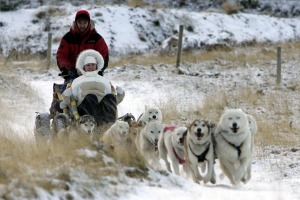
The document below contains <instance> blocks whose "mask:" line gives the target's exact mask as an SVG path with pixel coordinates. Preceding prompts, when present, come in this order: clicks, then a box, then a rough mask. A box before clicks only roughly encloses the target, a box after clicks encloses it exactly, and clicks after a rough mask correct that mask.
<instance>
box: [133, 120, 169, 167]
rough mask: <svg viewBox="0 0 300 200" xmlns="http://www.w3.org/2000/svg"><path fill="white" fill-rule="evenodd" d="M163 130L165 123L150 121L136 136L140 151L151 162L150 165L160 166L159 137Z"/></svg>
mask: <svg viewBox="0 0 300 200" xmlns="http://www.w3.org/2000/svg"><path fill="white" fill-rule="evenodd" d="M162 131H163V124H162V123H161V122H159V121H156V120H154V121H150V122H149V123H147V124H146V125H145V126H144V127H143V128H141V129H140V130H139V131H138V133H137V136H136V139H135V142H136V146H137V149H138V151H139V152H140V153H141V155H142V156H143V157H144V158H145V160H146V161H147V162H148V164H150V166H152V167H154V168H157V167H159V154H158V147H157V144H158V139H159V135H160V134H161V133H162Z"/></svg>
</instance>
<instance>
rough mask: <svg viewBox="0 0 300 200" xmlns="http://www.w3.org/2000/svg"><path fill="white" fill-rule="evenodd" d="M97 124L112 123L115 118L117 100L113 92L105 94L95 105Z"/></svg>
mask: <svg viewBox="0 0 300 200" xmlns="http://www.w3.org/2000/svg"><path fill="white" fill-rule="evenodd" d="M97 118H98V119H99V121H97V122H99V124H98V125H101V124H103V123H114V122H115V121H116V119H117V100H116V96H115V95H113V94H107V95H105V96H104V97H103V99H102V101H101V102H100V103H99V104H98V106H97Z"/></svg>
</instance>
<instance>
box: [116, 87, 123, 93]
mask: <svg viewBox="0 0 300 200" xmlns="http://www.w3.org/2000/svg"><path fill="white" fill-rule="evenodd" d="M116 90H117V94H124V90H123V89H122V88H121V87H119V86H117V87H116Z"/></svg>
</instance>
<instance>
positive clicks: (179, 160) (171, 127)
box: [163, 125, 186, 164]
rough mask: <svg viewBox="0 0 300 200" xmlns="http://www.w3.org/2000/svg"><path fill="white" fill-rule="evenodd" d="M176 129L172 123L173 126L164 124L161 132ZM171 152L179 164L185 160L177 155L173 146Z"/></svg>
mask: <svg viewBox="0 0 300 200" xmlns="http://www.w3.org/2000/svg"><path fill="white" fill-rule="evenodd" d="M175 129H176V126H175V125H173V126H166V127H165V128H164V130H163V133H165V132H167V131H174V130H175ZM173 152H174V154H175V157H176V158H177V160H178V162H179V164H184V163H185V162H186V161H185V160H183V159H182V158H180V157H179V155H178V154H177V152H176V151H175V148H174V146H173Z"/></svg>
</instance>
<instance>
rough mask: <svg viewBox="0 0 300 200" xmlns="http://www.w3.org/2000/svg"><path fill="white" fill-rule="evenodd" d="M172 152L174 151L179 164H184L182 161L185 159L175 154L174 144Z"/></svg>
mask: <svg viewBox="0 0 300 200" xmlns="http://www.w3.org/2000/svg"><path fill="white" fill-rule="evenodd" d="M173 152H174V154H175V157H176V158H177V160H178V162H179V164H184V163H185V160H184V159H182V158H180V157H179V155H178V154H177V152H176V150H175V148H174V146H173Z"/></svg>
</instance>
